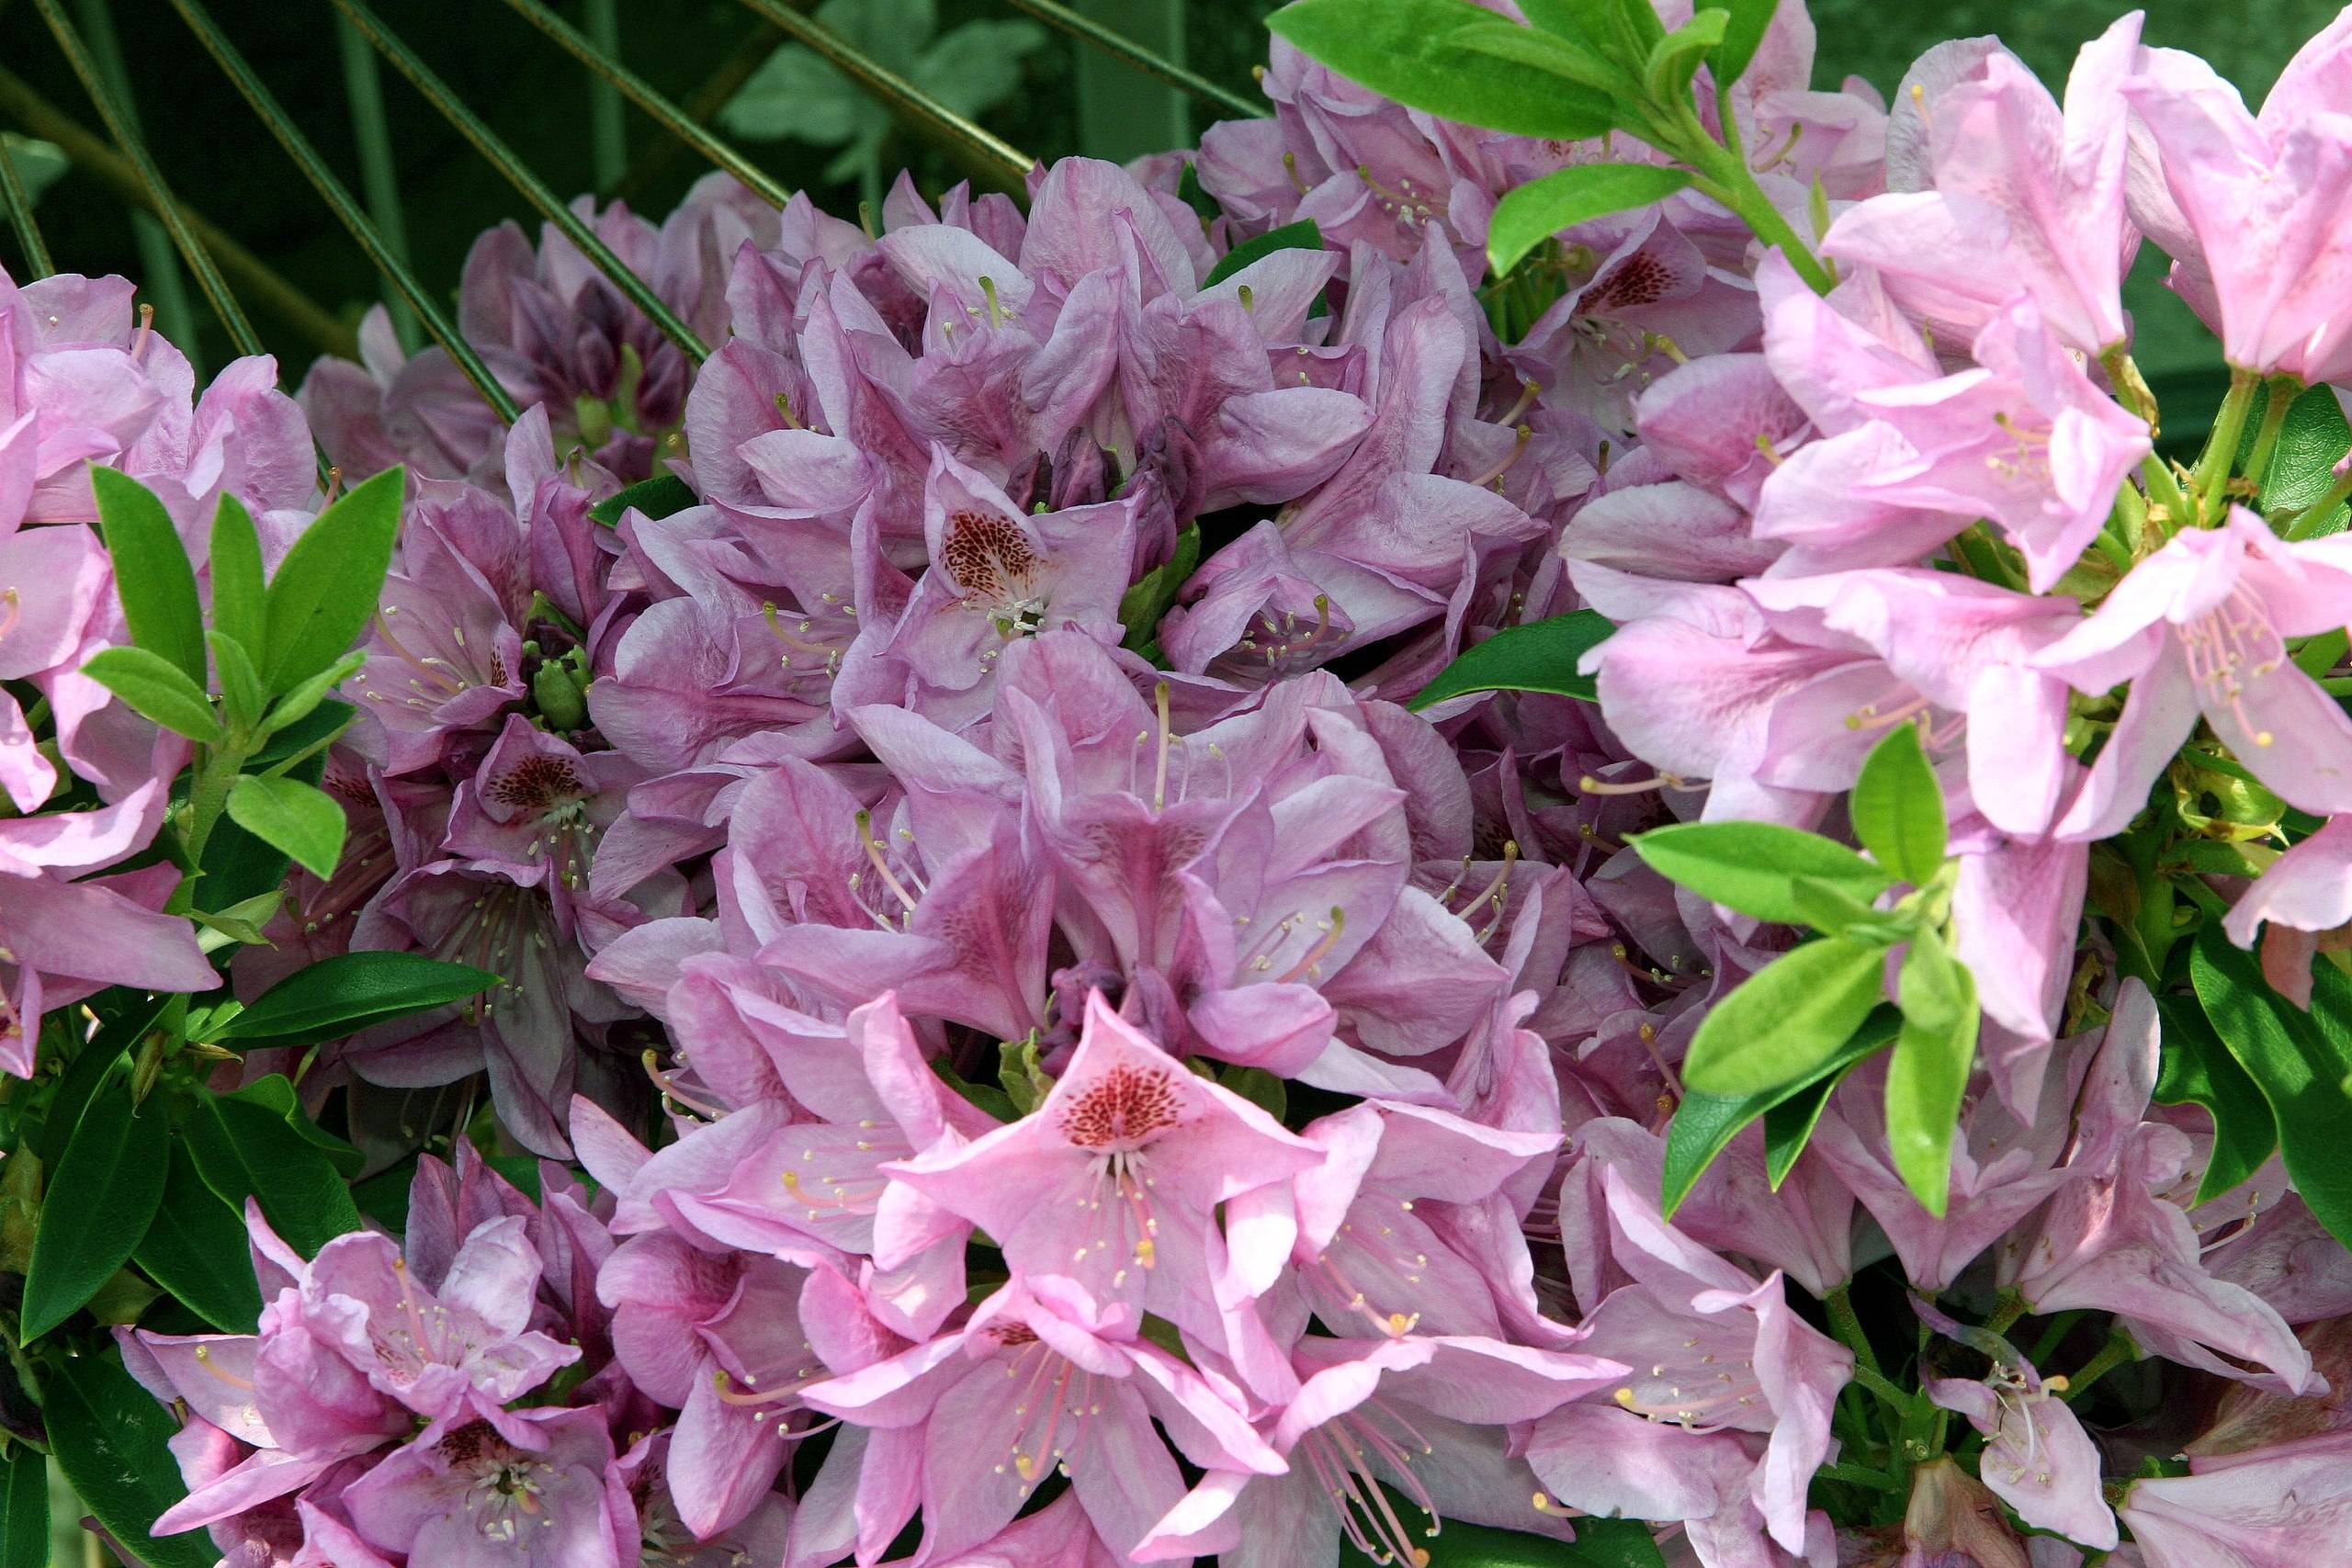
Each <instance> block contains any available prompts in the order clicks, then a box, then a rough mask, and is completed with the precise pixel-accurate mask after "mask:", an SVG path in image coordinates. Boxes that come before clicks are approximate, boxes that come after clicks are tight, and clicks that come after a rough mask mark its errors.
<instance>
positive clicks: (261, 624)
mask: <svg viewBox="0 0 2352 1568" xmlns="http://www.w3.org/2000/svg"><path fill="white" fill-rule="evenodd" d="M212 628H213V630H215V631H217V632H219V633H220V635H221V636H222V637H229V638H231V639H232V640H233V641H235V642H236V644H237V646H238V647H240V648H241V649H243V650H244V652H245V656H246V659H247V660H248V661H249V662H250V663H252V664H254V665H255V666H259V665H261V664H262V663H264V662H265V661H266V660H267V659H268V656H269V590H268V588H267V586H266V583H265V582H264V580H263V578H262V570H261V536H260V534H258V533H257V532H255V531H254V519H253V513H249V512H247V511H246V510H245V508H244V503H243V502H240V501H239V500H238V499H237V498H236V497H235V496H233V495H231V494H229V493H228V492H226V491H222V492H221V496H220V507H219V509H218V510H217V511H215V512H214V513H213V514H212Z"/></svg>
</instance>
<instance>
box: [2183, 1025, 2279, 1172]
mask: <svg viewBox="0 0 2352 1568" xmlns="http://www.w3.org/2000/svg"><path fill="white" fill-rule="evenodd" d="M2156 1012H2157V1014H2158V1015H2159V1016H2160V1017H2162V1018H2163V1020H2164V1041H2165V1045H2164V1060H2163V1063H2162V1065H2161V1066H2160V1067H2159V1068H2158V1070H2157V1073H2156V1092H2155V1096H2154V1098H2155V1101H2156V1103H2157V1104H2159V1105H2184V1104H2189V1103H2192V1102H2193V1103H2195V1104H2198V1105H2201V1106H2203V1107H2204V1108H2205V1111H2206V1113H2207V1114H2208V1115H2210V1116H2211V1117H2212V1118H2213V1149H2212V1153H2211V1155H2210V1156H2207V1159H2206V1164H2205V1177H2204V1179H2203V1180H2202V1181H2200V1182H2199V1184H2198V1187H2197V1201H2199V1202H2200V1203H2202V1202H2205V1201H2207V1200H2209V1199H2212V1198H2216V1197H2219V1196H2220V1195H2221V1194H2222V1193H2224V1192H2227V1191H2228V1190H2230V1189H2231V1188H2233V1187H2235V1186H2236V1185H2237V1184H2238V1183H2239V1182H2241V1181H2244V1180H2245V1179H2246V1178H2247V1177H2249V1176H2252V1175H2253V1174H2254V1173H2255V1172H2256V1170H2258V1169H2260V1168H2261V1167H2262V1163H2263V1161H2265V1160H2267V1159H2268V1158H2269V1157H2270V1155H2271V1151H2272V1150H2274V1149H2276V1148H2277V1147H2278V1118H2277V1117H2276V1116H2274V1115H2272V1114H2271V1111H2270V1101H2269V1100H2266V1099H2264V1098H2263V1094H2262V1090H2261V1089H2260V1088H2258V1087H2257V1086H2256V1083H2255V1081H2254V1080H2253V1079H2252V1078H2250V1077H2246V1072H2245V1068H2244V1067H2241V1066H2238V1061H2237V1058H2236V1057H2235V1056H2233V1055H2230V1048H2229V1047H2228V1046H2226V1045H2224V1044H2222V1040H2221V1036H2219V1035H2217V1034H2215V1033H2214V1032H2213V1026H2212V1025H2211V1023H2208V1022H2207V1021H2205V1014H2204V1013H2203V1012H2202V1011H2200V1010H2199V1007H2198V1004H2197V1001H2196V998H2192V997H2158V998H2156Z"/></svg>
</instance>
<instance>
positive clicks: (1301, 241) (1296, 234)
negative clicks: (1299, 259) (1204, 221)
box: [1201, 218, 1323, 288]
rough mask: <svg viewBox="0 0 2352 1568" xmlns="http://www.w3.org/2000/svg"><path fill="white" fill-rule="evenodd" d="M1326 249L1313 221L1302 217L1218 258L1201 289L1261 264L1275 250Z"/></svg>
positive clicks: (1238, 246)
mask: <svg viewBox="0 0 2352 1568" xmlns="http://www.w3.org/2000/svg"><path fill="white" fill-rule="evenodd" d="M1322 248H1323V231H1322V230H1321V229H1319V228H1317V226H1316V223H1315V220H1314V219H1312V218H1302V219H1300V220H1298V221H1297V222H1295V223H1285V224H1283V226H1282V227H1281V228H1279V229H1269V230H1267V231H1265V232H1264V233H1262V234H1261V235H1259V236H1258V237H1257V238H1255V239H1251V240H1244V241H1242V242H1241V243H1239V244H1238V245H1236V246H1234V247H1233V249H1231V250H1229V251H1227V252H1226V253H1225V254H1224V255H1223V256H1221V257H1219V258H1218V260H1217V264H1216V265H1215V266H1213V267H1211V268H1209V275H1208V276H1206V277H1204V278H1203V279H1201V287H1202V288H1214V287H1216V285H1217V284H1220V283H1223V282H1224V281H1225V280H1226V279H1227V278H1228V277H1231V276H1233V275H1234V274H1235V273H1237V272H1239V271H1240V270H1241V269H1242V268H1243V267H1245V266H1248V265H1250V263H1252V262H1257V261H1262V260H1264V259H1265V258H1266V257H1268V256H1270V255H1272V254H1274V253H1275V252H1276V251H1319V250H1321V249H1322Z"/></svg>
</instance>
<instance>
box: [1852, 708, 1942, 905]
mask: <svg viewBox="0 0 2352 1568" xmlns="http://www.w3.org/2000/svg"><path fill="white" fill-rule="evenodd" d="M1846 810H1847V813H1848V815H1849V816H1850V817H1851V818H1853V821H1854V836H1855V837H1856V838H1858V839H1860V840H1861V841H1862V848H1864V849H1866V850H1868V851H1870V852H1871V854H1872V855H1874V856H1876V857H1877V858H1878V863H1879V864H1881V865H1883V866H1884V867H1886V869H1887V870H1888V871H1889V872H1890V873H1892V874H1894V875H1895V876H1897V877H1899V878H1901V879H1902V880H1903V881H1905V882H1908V883H1910V884H1912V885H1913V886H1926V885H1927V883H1928V880H1929V879H1931V878H1932V877H1933V876H1934V875H1935V874H1936V873H1937V872H1939V871H1940V870H1942V869H1943V863H1944V792H1943V789H1942V787H1941V786H1940V785H1939V784H1937V783H1936V770H1935V769H1934V767H1933V766H1931V765H1930V764H1929V763H1928V754H1927V753H1926V752H1925V751H1923V750H1920V749H1919V731H1918V730H1917V728H1914V727H1912V726H1910V725H1907V724H1898V725H1896V726H1895V727H1894V729H1892V730H1891V731H1889V732H1888V734H1887V737H1886V739H1883V740H1882V741H1880V742H1879V743H1878V744H1877V745H1875V746H1873V747H1871V754H1870V755H1869V756H1868V757H1866V758H1864V759H1863V760H1862V773H1861V777H1860V779H1858V780H1856V781H1855V784H1854V793H1853V794H1852V795H1850V796H1849V798H1848V800H1847V802H1846Z"/></svg>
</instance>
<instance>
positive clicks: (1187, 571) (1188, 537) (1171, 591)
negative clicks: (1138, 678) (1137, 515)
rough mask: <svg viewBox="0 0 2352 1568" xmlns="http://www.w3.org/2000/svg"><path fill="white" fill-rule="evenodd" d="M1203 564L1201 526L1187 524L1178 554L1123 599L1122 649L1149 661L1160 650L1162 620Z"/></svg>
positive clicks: (1121, 610)
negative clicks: (1124, 636)
mask: <svg viewBox="0 0 2352 1568" xmlns="http://www.w3.org/2000/svg"><path fill="white" fill-rule="evenodd" d="M1200 564H1201V525H1199V524H1198V523H1187V524H1185V525H1184V531H1183V532H1182V533H1181V534H1179V535H1177V536H1176V553H1175V554H1174V555H1172V556H1170V558H1168V559H1166V560H1164V561H1161V562H1160V563H1159V565H1158V566H1156V567H1153V568H1152V569H1151V570H1149V571H1147V572H1145V573H1144V574H1143V577H1142V578H1141V580H1139V581H1137V582H1136V584H1135V586H1134V587H1132V588H1130V589H1128V590H1127V591H1126V592H1125V594H1123V595H1122V596H1121V597H1120V599H1119V624H1120V625H1121V626H1125V627H1126V628H1127V637H1126V641H1125V643H1123V644H1122V645H1121V646H1122V647H1124V648H1125V649H1127V650H1128V651H1129V652H1131V653H1141V654H1145V655H1146V656H1147V657H1148V656H1149V650H1151V649H1156V648H1158V647H1159V618H1160V617H1161V616H1162V615H1166V614H1168V607H1169V606H1170V604H1174V603H1176V593H1177V591H1178V590H1179V589H1181V588H1182V587H1183V586H1184V581H1185V579H1187V578H1189V577H1191V576H1192V575H1193V568H1194V567H1196V566H1199V565H1200Z"/></svg>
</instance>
